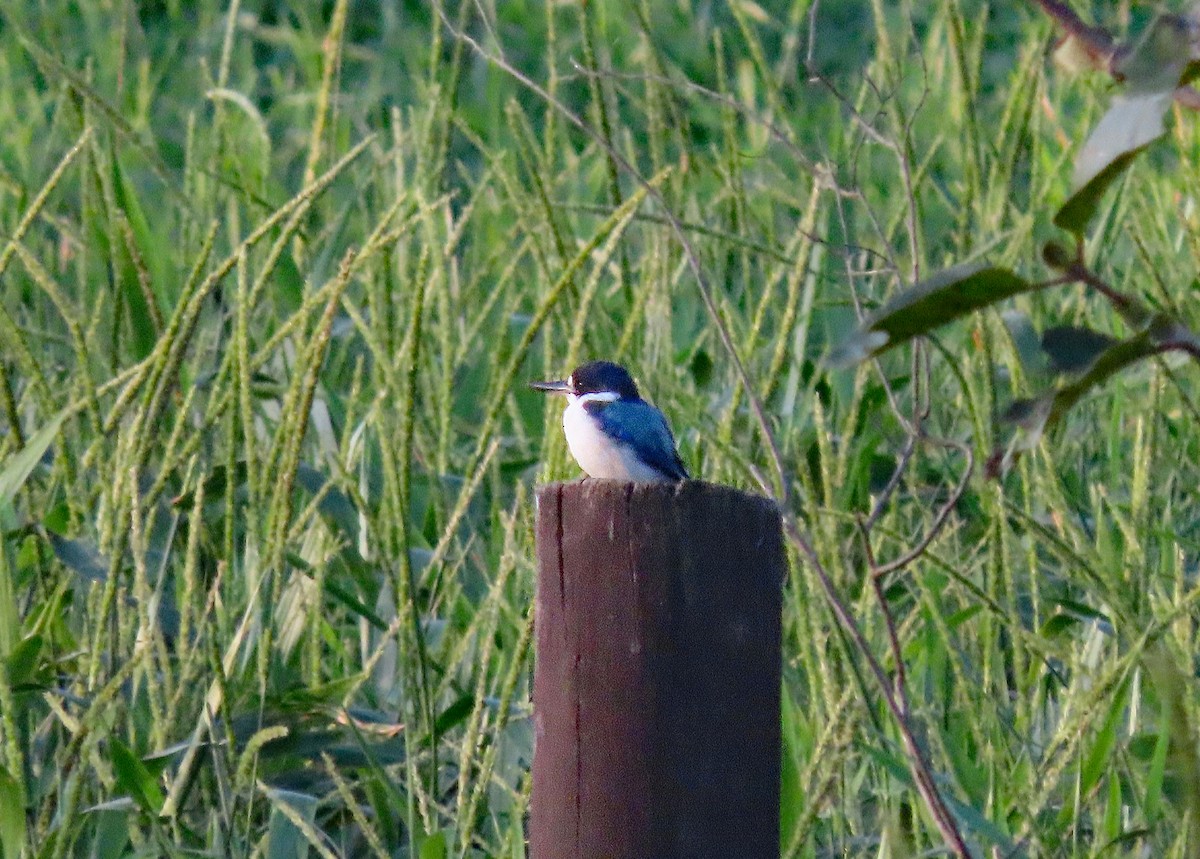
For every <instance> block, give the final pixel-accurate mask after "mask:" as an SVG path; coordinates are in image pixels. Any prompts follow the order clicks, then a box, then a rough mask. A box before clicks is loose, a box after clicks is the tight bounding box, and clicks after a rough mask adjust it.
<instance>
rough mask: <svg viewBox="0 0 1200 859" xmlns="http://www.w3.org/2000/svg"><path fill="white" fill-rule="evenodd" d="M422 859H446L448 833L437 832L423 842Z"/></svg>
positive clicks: (420, 852) (420, 853)
mask: <svg viewBox="0 0 1200 859" xmlns="http://www.w3.org/2000/svg"><path fill="white" fill-rule="evenodd" d="M418 855H419V856H420V857H421V859H446V833H445V832H435V833H433V834H432V835H430V836H429V837H428V838H426V839H424V840H423V841H422V842H421V849H420V851H419V853H418Z"/></svg>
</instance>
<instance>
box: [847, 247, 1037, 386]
mask: <svg viewBox="0 0 1200 859" xmlns="http://www.w3.org/2000/svg"><path fill="white" fill-rule="evenodd" d="M1036 288H1037V284H1033V283H1030V282H1029V281H1027V280H1025V279H1024V278H1023V277H1020V276H1019V275H1017V274H1014V273H1013V272H1011V271H1009V270H1008V269H1004V268H996V267H993V266H989V265H987V264H986V263H982V262H974V263H965V264H963V265H957V266H954V267H953V268H948V269H945V270H944V271H940V272H938V273H937V274H935V275H933V276H932V277H930V278H928V279H926V280H923V281H921V282H920V283H918V284H916V285H915V286H913V287H911V288H909V289H906V290H904V291H903V292H901V293H899V294H898V295H896V296H894V297H893V298H892V299H891V300H889V301H888V302H887V303H886V304H884V305H883V307H881V308H879V309H878V310H876V311H875V312H874V313H872V314H871V315H870V316H868V317H867V318H866V319H865V320H864V321H863V323H862V325H861V326H860V327H859V329H858V331H857V332H855V333H854V334H853V335H851V337H850V339H849V340H847V341H846V342H845V343H843V344H842V345H841V346H840V347H838V348H837V349H836V350H834V352H833V353H832V354H831V355H830V358H829V360H830V363H831V364H833V365H834V366H847V365H850V364H856V363H858V362H860V361H863V360H865V359H867V358H869V357H871V356H872V355H878V354H879V353H880V352H884V351H886V350H888V349H891V348H892V347H893V346H897V345H899V344H901V343H903V342H905V341H906V340H910V339H912V338H913V337H917V336H919V335H922V334H928V333H929V332H931V331H933V330H934V329H935V328H938V327H939V326H942V325H945V324H946V323H947V322H952V321H953V320H955V319H958V318H960V317H962V316H966V315H967V314H968V313H970V312H972V311H974V310H979V309H980V308H983V307H988V306H989V305H992V304H995V303H996V302H998V301H1003V300H1004V299H1006V298H1011V297H1012V296H1014V295H1020V294H1021V293H1023V292H1029V291H1031V290H1033V289H1036Z"/></svg>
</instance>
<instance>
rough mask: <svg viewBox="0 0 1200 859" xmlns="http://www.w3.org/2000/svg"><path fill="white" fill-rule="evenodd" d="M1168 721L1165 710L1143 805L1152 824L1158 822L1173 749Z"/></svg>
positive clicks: (1151, 760) (1148, 775)
mask: <svg viewBox="0 0 1200 859" xmlns="http://www.w3.org/2000/svg"><path fill="white" fill-rule="evenodd" d="M1167 719H1168V711H1167V710H1165V709H1164V710H1163V712H1162V715H1161V717H1160V720H1159V726H1158V739H1157V740H1156V741H1155V743H1154V755H1153V757H1152V758H1151V759H1150V769H1149V771H1148V772H1147V773H1146V798H1145V800H1144V801H1143V803H1142V813H1143V814H1144V815H1145V818H1146V822H1147V823H1151V824H1153V823H1156V822H1157V821H1158V813H1159V812H1158V809H1159V806H1160V805H1162V798H1163V778H1164V776H1165V775H1166V771H1167V752H1168V750H1169V749H1170V748H1171V726H1170V725H1168V724H1167Z"/></svg>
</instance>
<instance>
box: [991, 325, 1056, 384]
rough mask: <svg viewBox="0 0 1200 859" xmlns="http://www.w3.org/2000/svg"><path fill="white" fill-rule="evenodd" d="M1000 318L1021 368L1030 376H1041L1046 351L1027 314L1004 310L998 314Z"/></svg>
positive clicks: (1044, 370) (1044, 365) (1044, 371)
mask: <svg viewBox="0 0 1200 859" xmlns="http://www.w3.org/2000/svg"><path fill="white" fill-rule="evenodd" d="M1000 318H1001V319H1002V320H1003V321H1004V327H1005V328H1007V329H1008V336H1009V337H1010V338H1012V342H1013V348H1015V349H1016V350H1017V358H1018V359H1020V361H1021V366H1022V368H1024V370H1025V372H1026V373H1027V374H1029V375H1031V376H1043V375H1044V374H1045V373H1046V371H1047V363H1048V362H1047V360H1046V353H1045V352H1044V351H1043V350H1042V342H1041V339H1040V338H1039V337H1038V335H1037V331H1036V330H1034V327H1033V323H1032V322H1031V321H1030V320H1029V316H1028V315H1027V314H1025V313H1022V312H1021V311H1019V310H1006V311H1004V312H1003V313H1002V314H1000Z"/></svg>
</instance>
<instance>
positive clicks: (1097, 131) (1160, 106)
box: [1054, 15, 1190, 235]
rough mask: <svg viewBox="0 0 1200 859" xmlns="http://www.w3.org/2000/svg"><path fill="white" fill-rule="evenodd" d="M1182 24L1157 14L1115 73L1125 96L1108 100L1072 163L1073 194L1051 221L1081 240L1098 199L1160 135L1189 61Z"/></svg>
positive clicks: (1185, 33) (1179, 21) (1186, 27)
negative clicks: (1106, 108)
mask: <svg viewBox="0 0 1200 859" xmlns="http://www.w3.org/2000/svg"><path fill="white" fill-rule="evenodd" d="M1189 48H1190V46H1189V44H1188V26H1187V22H1186V21H1184V20H1183V19H1182V18H1179V17H1178V16H1175V15H1160V16H1159V17H1158V18H1156V19H1155V20H1154V22H1153V23H1152V24H1151V25H1150V26H1149V27H1148V28H1147V29H1146V32H1145V33H1144V34H1143V35H1142V37H1141V38H1140V39H1139V40H1138V42H1137V44H1135V45H1134V46H1133V49H1132V50H1131V51H1130V52H1129V53H1128V54H1127V55H1126V56H1125V58H1124V59H1122V60H1121V62H1120V63H1119V64H1118V65H1117V67H1116V69H1115V70H1114V71H1115V72H1116V73H1117V75H1118V76H1119V77H1121V78H1123V79H1124V80H1125V82H1126V84H1127V91H1126V92H1125V93H1121V94H1119V95H1116V96H1114V97H1113V100H1112V102H1111V103H1110V104H1109V108H1108V111H1107V112H1106V113H1105V114H1104V116H1103V117H1101V119H1100V122H1099V123H1097V124H1096V127H1095V128H1094V129H1093V130H1092V133H1091V134H1090V135H1089V136H1088V139H1087V142H1085V143H1084V144H1083V147H1082V148H1081V149H1080V150H1079V156H1078V157H1077V158H1076V161H1075V178H1074V180H1073V184H1074V186H1075V188H1076V191H1075V192H1074V193H1073V194H1072V195H1071V196H1070V198H1068V200H1067V202H1066V203H1064V204H1063V207H1062V208H1061V209H1059V211H1058V214H1057V215H1055V216H1054V223H1055V225H1056V226H1058V227H1061V228H1062V229H1064V230H1067V231H1069V232H1072V233H1075V234H1076V235H1083V233H1084V231H1085V230H1086V229H1087V225H1088V222H1089V221H1090V220H1091V219H1092V217H1093V216H1094V215H1095V213H1096V209H1097V207H1098V206H1099V204H1100V199H1101V197H1103V196H1104V192H1105V191H1107V190H1108V188H1109V186H1110V185H1112V183H1113V182H1115V181H1116V180H1117V178H1118V177H1119V176H1120V175H1121V174H1122V173H1124V172H1125V170H1126V169H1127V168H1128V167H1129V165H1130V164H1132V163H1133V159H1134V158H1136V157H1137V155H1138V153H1140V152H1141V151H1142V150H1143V149H1145V148H1146V147H1147V146H1149V145H1150V144H1151V143H1153V142H1154V141H1155V140H1157V139H1158V138H1159V137H1161V136H1162V134H1163V131H1164V126H1163V117H1164V116H1166V113H1167V109H1168V108H1169V107H1170V106H1171V102H1172V100H1173V99H1174V93H1175V88H1176V87H1178V86H1179V84H1180V80H1181V78H1182V77H1183V74H1184V71H1185V70H1186V68H1187V66H1188V60H1189Z"/></svg>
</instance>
